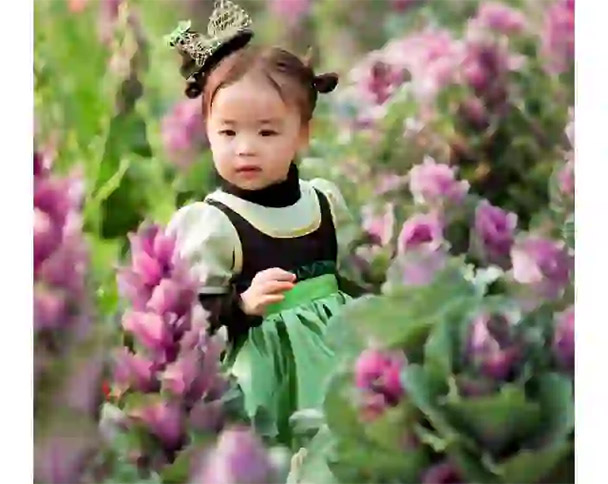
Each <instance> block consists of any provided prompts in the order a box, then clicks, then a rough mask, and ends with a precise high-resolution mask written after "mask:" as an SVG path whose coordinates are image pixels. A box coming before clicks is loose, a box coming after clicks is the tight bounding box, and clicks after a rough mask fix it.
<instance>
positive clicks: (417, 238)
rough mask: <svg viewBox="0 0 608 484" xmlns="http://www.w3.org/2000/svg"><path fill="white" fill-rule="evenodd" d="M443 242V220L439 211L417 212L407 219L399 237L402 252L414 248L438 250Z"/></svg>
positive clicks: (399, 247)
mask: <svg viewBox="0 0 608 484" xmlns="http://www.w3.org/2000/svg"><path fill="white" fill-rule="evenodd" d="M442 242H443V220H442V219H441V217H440V216H439V215H438V214H437V213H428V214H416V215H413V216H412V217H410V218H409V219H407V220H406V221H405V223H404V224H403V227H402V229H401V233H400V234H399V237H398V244H397V247H398V249H399V251H401V252H408V251H410V250H412V249H420V248H424V249H428V250H429V251H435V250H437V249H438V248H439V247H440V246H441V244H442Z"/></svg>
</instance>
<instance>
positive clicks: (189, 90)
mask: <svg viewBox="0 0 608 484" xmlns="http://www.w3.org/2000/svg"><path fill="white" fill-rule="evenodd" d="M184 92H185V94H186V96H188V97H189V98H190V99H195V98H197V97H199V96H200V95H201V93H202V92H203V88H202V87H201V85H200V83H199V82H198V81H190V82H188V85H187V86H186V90H185V91H184Z"/></svg>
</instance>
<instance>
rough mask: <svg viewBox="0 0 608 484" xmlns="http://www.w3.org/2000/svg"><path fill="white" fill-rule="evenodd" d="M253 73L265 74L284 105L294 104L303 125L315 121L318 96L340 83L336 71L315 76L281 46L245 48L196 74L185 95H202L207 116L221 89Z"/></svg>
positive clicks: (308, 65) (194, 96)
mask: <svg viewBox="0 0 608 484" xmlns="http://www.w3.org/2000/svg"><path fill="white" fill-rule="evenodd" d="M251 72H256V73H260V74H262V75H264V76H265V77H266V78H267V79H268V81H269V83H270V85H272V86H273V87H274V88H275V89H276V90H277V92H278V93H279V95H280V96H281V98H282V99H283V100H284V101H285V102H287V101H288V100H289V101H292V102H295V104H296V105H297V106H298V108H299V109H300V112H301V114H302V121H303V122H308V121H310V119H311V118H312V113H313V111H314V109H315V106H316V103H317V95H318V93H327V92H331V91H333V90H334V89H335V87H336V85H337V84H338V75H337V74H335V73H333V72H332V73H328V74H321V75H315V73H314V71H313V69H312V67H311V66H310V60H309V59H300V58H299V57H298V56H296V55H294V54H292V53H290V52H288V51H286V50H284V49H281V48H278V47H257V46H245V47H243V48H241V49H238V50H236V51H235V52H232V53H231V54H229V55H227V56H225V57H224V58H222V59H221V60H219V62H217V63H216V65H215V66H214V67H213V68H211V70H210V71H208V72H207V73H205V74H204V75H202V74H201V75H195V77H194V81H191V82H189V83H188V87H187V88H186V95H187V96H188V97H190V98H196V97H198V96H199V95H200V94H201V93H202V95H203V114H204V115H205V116H206V115H207V114H208V113H209V109H210V108H211V103H212V102H213V98H214V97H215V94H216V93H217V91H218V90H219V89H220V88H222V87H224V86H227V85H229V84H232V83H234V82H237V81H238V80H240V79H242V78H243V77H244V76H245V74H248V73H251Z"/></svg>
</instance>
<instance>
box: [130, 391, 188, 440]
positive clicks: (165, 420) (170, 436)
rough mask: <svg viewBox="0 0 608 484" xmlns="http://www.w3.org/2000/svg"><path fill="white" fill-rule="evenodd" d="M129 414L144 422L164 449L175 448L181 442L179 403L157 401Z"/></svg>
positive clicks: (181, 425) (181, 423)
mask: <svg viewBox="0 0 608 484" xmlns="http://www.w3.org/2000/svg"><path fill="white" fill-rule="evenodd" d="M129 416H130V417H131V418H133V419H135V420H137V421H140V422H142V423H144V424H145V425H146V426H147V427H148V429H149V430H150V432H151V433H152V434H154V435H156V436H157V437H158V438H159V439H160V440H161V441H162V443H163V445H164V447H165V448H166V449H175V448H177V447H178V446H179V444H180V443H181V439H182V433H183V422H182V410H181V409H180V407H179V405H177V404H175V403H165V402H162V401H158V402H156V403H152V404H149V405H146V406H143V407H140V408H137V409H134V410H132V411H130V412H129Z"/></svg>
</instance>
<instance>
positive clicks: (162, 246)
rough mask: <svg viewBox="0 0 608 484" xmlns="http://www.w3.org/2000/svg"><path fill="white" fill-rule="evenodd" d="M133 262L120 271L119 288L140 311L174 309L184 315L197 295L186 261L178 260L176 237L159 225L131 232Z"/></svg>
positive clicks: (172, 311)
mask: <svg viewBox="0 0 608 484" xmlns="http://www.w3.org/2000/svg"><path fill="white" fill-rule="evenodd" d="M129 239H130V241H131V247H132V253H131V259H132V263H131V266H130V267H123V268H121V269H119V271H118V288H119V290H120V293H121V295H122V296H123V297H125V298H127V299H128V300H129V301H130V302H131V304H132V305H133V308H134V309H135V310H136V311H144V310H152V311H155V312H157V313H159V314H165V313H169V312H171V313H174V314H175V315H176V317H177V318H178V319H179V318H181V317H182V316H183V315H184V314H185V313H186V312H187V310H188V309H189V308H190V307H191V305H192V302H193V300H194V297H195V292H194V281H193V280H192V279H191V278H190V277H189V275H188V270H187V266H186V265H185V263H184V261H181V260H180V261H177V260H176V255H177V253H176V250H175V239H174V238H173V237H170V236H168V235H167V234H165V233H163V232H162V231H161V230H160V228H159V227H158V226H155V225H150V226H143V227H142V228H141V229H140V230H139V231H138V232H137V233H135V234H130V235H129Z"/></svg>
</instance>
